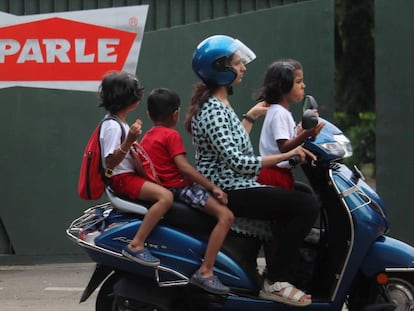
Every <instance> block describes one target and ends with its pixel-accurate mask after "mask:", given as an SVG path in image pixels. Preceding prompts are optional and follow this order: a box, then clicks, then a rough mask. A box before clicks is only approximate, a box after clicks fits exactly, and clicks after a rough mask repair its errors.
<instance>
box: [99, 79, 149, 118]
mask: <svg viewBox="0 0 414 311" xmlns="http://www.w3.org/2000/svg"><path fill="white" fill-rule="evenodd" d="M143 94H144V88H143V87H142V86H141V85H140V83H139V81H138V79H137V77H135V76H134V75H133V74H130V73H127V72H124V71H114V72H110V73H108V74H106V75H105V77H104V78H103V79H102V82H101V85H100V86H99V90H98V96H99V99H98V106H99V107H104V108H105V109H106V110H107V111H109V112H110V113H112V114H116V113H117V112H118V111H120V110H122V109H124V108H125V107H127V106H129V105H132V104H134V103H136V102H137V101H140V100H141V98H142V95H143Z"/></svg>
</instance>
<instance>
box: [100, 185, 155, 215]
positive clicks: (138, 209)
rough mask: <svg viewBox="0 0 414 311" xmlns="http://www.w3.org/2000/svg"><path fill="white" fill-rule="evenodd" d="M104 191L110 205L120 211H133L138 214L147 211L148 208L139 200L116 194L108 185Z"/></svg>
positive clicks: (143, 213)
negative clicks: (135, 200)
mask: <svg viewBox="0 0 414 311" xmlns="http://www.w3.org/2000/svg"><path fill="white" fill-rule="evenodd" d="M105 192H106V196H107V197H108V199H109V201H111V203H112V205H113V206H114V207H115V208H117V209H118V210H120V211H122V212H126V213H134V214H139V215H145V214H146V213H147V212H148V209H147V208H146V207H145V206H144V205H142V204H140V203H139V202H134V201H130V200H128V199H124V198H122V197H120V196H118V195H116V194H115V193H114V192H113V191H112V189H110V188H108V187H107V188H106V189H105Z"/></svg>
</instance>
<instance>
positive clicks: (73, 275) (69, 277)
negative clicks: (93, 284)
mask: <svg viewBox="0 0 414 311" xmlns="http://www.w3.org/2000/svg"><path fill="white" fill-rule="evenodd" d="M94 267H95V265H94V263H92V262H90V263H75V264H73V263H71V264H45V265H30V266H19V265H16V266H0V310H1V311H23V310H30V311H52V310H53V311H56V310H59V311H69V310H71V311H73V310H76V311H78V310H79V311H93V310H95V299H96V294H97V293H96V292H95V293H94V294H93V295H92V296H91V297H90V298H89V299H88V300H87V301H86V302H83V303H81V304H79V299H80V297H81V294H82V291H83V289H84V287H85V286H86V284H87V283H88V281H89V278H90V276H91V274H92V272H93V271H94Z"/></svg>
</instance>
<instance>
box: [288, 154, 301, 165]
mask: <svg viewBox="0 0 414 311" xmlns="http://www.w3.org/2000/svg"><path fill="white" fill-rule="evenodd" d="M289 164H290V165H291V166H296V165H298V164H300V156H298V155H294V156H293V157H291V158H290V159H289Z"/></svg>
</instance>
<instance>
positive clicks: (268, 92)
mask: <svg viewBox="0 0 414 311" xmlns="http://www.w3.org/2000/svg"><path fill="white" fill-rule="evenodd" d="M296 70H303V69H302V64H301V63H300V62H298V61H297V60H294V59H282V60H279V61H276V62H273V63H272V64H270V65H269V67H268V68H267V70H266V74H265V78H264V81H263V86H262V88H261V89H260V91H259V92H258V93H257V95H256V100H258V101H261V100H265V101H266V102H268V103H269V104H275V103H277V102H279V101H280V99H281V97H282V96H283V95H285V94H287V93H289V92H290V90H291V89H292V87H293V82H294V78H295V76H294V73H295V71H296Z"/></svg>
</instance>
